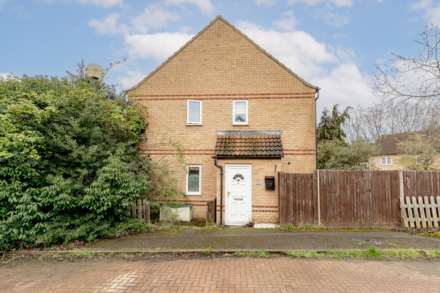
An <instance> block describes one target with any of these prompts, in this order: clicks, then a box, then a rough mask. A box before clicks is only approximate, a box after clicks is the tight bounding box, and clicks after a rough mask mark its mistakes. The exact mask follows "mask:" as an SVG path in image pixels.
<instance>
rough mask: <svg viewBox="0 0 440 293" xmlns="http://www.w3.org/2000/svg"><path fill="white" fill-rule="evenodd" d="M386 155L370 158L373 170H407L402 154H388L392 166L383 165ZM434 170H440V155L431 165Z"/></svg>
mask: <svg viewBox="0 0 440 293" xmlns="http://www.w3.org/2000/svg"><path fill="white" fill-rule="evenodd" d="M383 157H384V156H373V157H371V158H370V160H369V163H370V168H371V169H373V170H406V169H407V168H406V167H405V165H404V164H403V162H402V161H401V160H402V156H401V155H393V156H387V157H391V158H392V160H393V164H392V165H391V166H384V165H382V158H383ZM431 168H432V169H434V170H440V155H439V156H435V157H434V163H433V164H432V166H431Z"/></svg>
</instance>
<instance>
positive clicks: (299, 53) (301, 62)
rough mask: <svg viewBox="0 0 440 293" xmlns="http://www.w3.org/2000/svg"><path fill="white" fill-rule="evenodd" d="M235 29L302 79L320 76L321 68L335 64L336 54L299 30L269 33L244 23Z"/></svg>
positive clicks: (269, 31) (271, 31)
mask: <svg viewBox="0 0 440 293" xmlns="http://www.w3.org/2000/svg"><path fill="white" fill-rule="evenodd" d="M239 28H240V29H241V30H242V31H243V32H244V33H245V34H246V35H248V36H249V37H250V38H251V39H252V40H254V41H255V42H256V43H257V44H259V45H260V46H262V47H263V48H265V49H266V50H267V51H268V52H269V53H270V54H272V55H274V56H275V57H276V58H277V59H279V60H280V61H281V62H283V63H284V64H286V65H287V66H288V67H289V68H291V69H292V70H294V71H295V72H298V73H300V74H301V75H303V76H307V77H311V76H315V75H317V74H319V73H320V71H321V66H322V65H324V64H332V63H335V62H337V57H336V55H334V54H333V53H331V52H330V50H329V49H328V47H327V46H326V45H325V44H323V43H320V42H318V41H316V40H315V39H314V38H313V37H312V36H311V35H309V34H307V33H305V32H303V31H285V32H284V31H278V30H269V29H264V28H261V27H259V26H256V25H254V24H252V23H247V22H241V23H240V24H239Z"/></svg>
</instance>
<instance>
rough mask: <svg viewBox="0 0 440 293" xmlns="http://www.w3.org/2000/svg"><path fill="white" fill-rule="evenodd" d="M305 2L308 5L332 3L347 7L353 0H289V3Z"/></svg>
mask: <svg viewBox="0 0 440 293" xmlns="http://www.w3.org/2000/svg"><path fill="white" fill-rule="evenodd" d="M299 3H302V4H306V5H309V6H316V5H320V4H332V5H335V6H338V7H347V6H351V5H353V0H289V4H291V5H295V4H299Z"/></svg>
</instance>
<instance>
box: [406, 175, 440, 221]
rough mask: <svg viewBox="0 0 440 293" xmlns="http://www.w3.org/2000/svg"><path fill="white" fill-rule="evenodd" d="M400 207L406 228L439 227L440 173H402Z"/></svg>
mask: <svg viewBox="0 0 440 293" xmlns="http://www.w3.org/2000/svg"><path fill="white" fill-rule="evenodd" d="M400 177H401V178H400V182H401V188H400V190H401V191H402V193H401V195H400V197H401V201H400V206H401V214H402V222H403V225H404V226H405V227H407V228H416V229H426V228H428V229H429V228H430V229H432V228H434V229H436V228H437V229H438V228H439V227H440V172H402V173H401V174H400Z"/></svg>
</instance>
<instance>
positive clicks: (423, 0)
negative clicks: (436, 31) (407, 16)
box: [412, 0, 440, 27]
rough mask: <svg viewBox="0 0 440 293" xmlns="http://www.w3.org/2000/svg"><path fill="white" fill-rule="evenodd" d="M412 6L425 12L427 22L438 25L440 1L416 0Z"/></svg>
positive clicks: (439, 20)
mask: <svg viewBox="0 0 440 293" xmlns="http://www.w3.org/2000/svg"><path fill="white" fill-rule="evenodd" d="M412 7H413V8H414V9H416V10H422V11H423V12H424V13H425V18H426V22H427V23H428V24H431V25H434V26H436V27H440V2H433V1H432V0H417V1H415V3H413V5H412Z"/></svg>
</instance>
